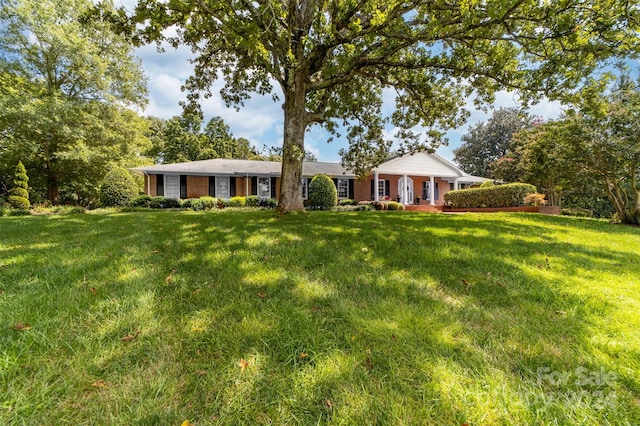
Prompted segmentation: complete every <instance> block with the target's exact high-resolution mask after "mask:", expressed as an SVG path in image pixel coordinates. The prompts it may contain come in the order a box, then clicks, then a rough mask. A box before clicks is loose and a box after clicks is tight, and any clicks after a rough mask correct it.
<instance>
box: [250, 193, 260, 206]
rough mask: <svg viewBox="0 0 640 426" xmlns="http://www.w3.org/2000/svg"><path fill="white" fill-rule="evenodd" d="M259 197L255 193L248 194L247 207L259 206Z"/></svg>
mask: <svg viewBox="0 0 640 426" xmlns="http://www.w3.org/2000/svg"><path fill="white" fill-rule="evenodd" d="M259 206H260V198H259V197H258V196H257V195H249V196H248V197H247V207H259Z"/></svg>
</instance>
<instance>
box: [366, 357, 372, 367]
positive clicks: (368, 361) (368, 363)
mask: <svg viewBox="0 0 640 426" xmlns="http://www.w3.org/2000/svg"><path fill="white" fill-rule="evenodd" d="M365 366H366V367H367V370H373V362H371V357H367V361H366V363H365Z"/></svg>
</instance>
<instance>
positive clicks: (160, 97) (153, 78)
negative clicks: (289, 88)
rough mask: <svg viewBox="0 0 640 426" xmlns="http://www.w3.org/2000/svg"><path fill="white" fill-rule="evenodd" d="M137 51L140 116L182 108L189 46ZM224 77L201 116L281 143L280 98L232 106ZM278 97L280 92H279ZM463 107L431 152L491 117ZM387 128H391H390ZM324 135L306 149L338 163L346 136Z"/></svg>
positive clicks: (500, 98)
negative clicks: (143, 88) (463, 119)
mask: <svg viewBox="0 0 640 426" xmlns="http://www.w3.org/2000/svg"><path fill="white" fill-rule="evenodd" d="M118 3H122V4H125V6H126V7H127V8H128V9H129V10H132V9H133V5H135V3H136V2H135V1H133V0H124V1H121V2H118ZM135 53H136V55H137V56H138V57H139V58H140V59H141V60H142V66H143V67H144V70H145V73H146V75H147V78H148V80H149V82H148V87H149V104H148V105H147V107H146V109H145V110H144V111H142V114H144V115H150V116H155V117H160V118H171V117H173V116H175V115H179V114H180V113H181V107H180V106H179V104H178V102H179V101H181V100H184V99H185V93H183V92H182V91H181V89H180V87H181V86H182V84H183V83H184V81H185V79H186V78H187V77H189V75H190V74H191V71H192V66H191V64H190V63H189V58H190V56H191V54H190V50H189V49H188V48H186V47H185V48H179V49H178V50H174V49H173V48H171V47H167V48H166V49H165V52H163V53H159V52H157V49H156V47H155V45H148V46H144V47H141V48H139V49H137V50H136V52H135ZM222 84H223V82H222V81H218V82H216V86H214V88H213V89H214V90H213V93H214V96H213V97H212V98H210V99H207V100H205V101H204V102H203V104H202V109H203V112H204V114H205V120H208V119H209V118H211V117H213V116H220V117H222V118H223V119H224V121H225V122H226V123H227V125H229V127H230V128H231V132H232V133H233V135H234V136H236V137H244V138H246V139H248V140H249V141H251V143H252V144H253V145H254V146H256V147H257V148H262V146H263V145H266V146H281V144H282V132H283V116H282V108H281V104H280V103H274V102H273V100H272V98H271V96H270V95H267V96H260V95H255V96H253V97H252V98H251V99H250V100H249V101H248V102H246V105H245V107H243V108H242V109H241V110H239V111H236V110H235V109H234V108H227V107H226V106H225V105H224V102H223V101H222V99H221V98H220V96H219V94H218V91H219V89H220V87H221V86H222ZM280 98H281V99H282V96H281V97H280ZM513 106H518V103H517V101H516V97H515V95H514V94H512V93H507V92H499V93H498V94H497V96H496V101H495V103H494V105H493V107H494V108H499V107H513ZM467 109H468V110H469V111H470V113H471V115H470V117H469V119H468V120H467V123H466V124H465V125H464V126H462V127H460V128H457V129H451V130H450V131H449V132H448V133H447V136H448V138H449V140H450V144H449V145H448V146H443V147H440V148H438V150H437V151H436V152H437V153H438V154H440V155H442V156H443V157H445V158H447V159H450V160H451V159H452V158H453V153H452V150H453V149H455V148H457V147H458V146H459V145H460V138H461V137H462V136H463V135H464V134H466V133H467V130H468V127H469V125H472V124H474V123H477V122H479V121H486V120H487V119H488V118H489V117H490V116H491V111H488V112H483V111H479V110H476V109H475V108H474V107H473V102H472V100H471V99H469V100H468V102H467ZM560 112H561V106H560V104H559V103H557V102H549V101H546V100H543V101H542V102H540V103H539V104H537V105H535V106H533V107H532V108H531V109H530V113H531V114H534V115H538V116H541V117H543V118H544V119H550V118H556V117H558V116H559V114H560ZM387 133H388V134H389V135H392V134H393V133H394V131H393V129H392V128H389V129H387ZM328 137H329V135H328V134H327V133H326V132H325V131H323V130H322V129H321V128H319V127H312V128H311V129H310V131H309V132H308V133H307V135H306V138H305V147H306V149H307V150H309V151H311V152H312V153H313V154H314V155H315V156H316V157H317V158H318V160H319V161H330V162H339V161H340V157H339V155H338V151H339V150H340V148H345V147H346V146H347V142H346V140H334V141H333V142H331V143H327V142H326V141H327V139H328Z"/></svg>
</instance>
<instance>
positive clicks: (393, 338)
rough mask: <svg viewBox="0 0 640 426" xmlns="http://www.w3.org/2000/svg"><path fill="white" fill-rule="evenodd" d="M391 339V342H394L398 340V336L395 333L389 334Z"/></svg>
mask: <svg viewBox="0 0 640 426" xmlns="http://www.w3.org/2000/svg"><path fill="white" fill-rule="evenodd" d="M391 340H393V343H395V342H397V341H398V338H397V337H396V335H395V334H392V335H391Z"/></svg>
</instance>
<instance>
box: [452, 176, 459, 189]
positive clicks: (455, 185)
mask: <svg viewBox="0 0 640 426" xmlns="http://www.w3.org/2000/svg"><path fill="white" fill-rule="evenodd" d="M453 189H454V190H456V191H457V190H458V189H460V183H459V182H458V178H455V180H454V181H453Z"/></svg>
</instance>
